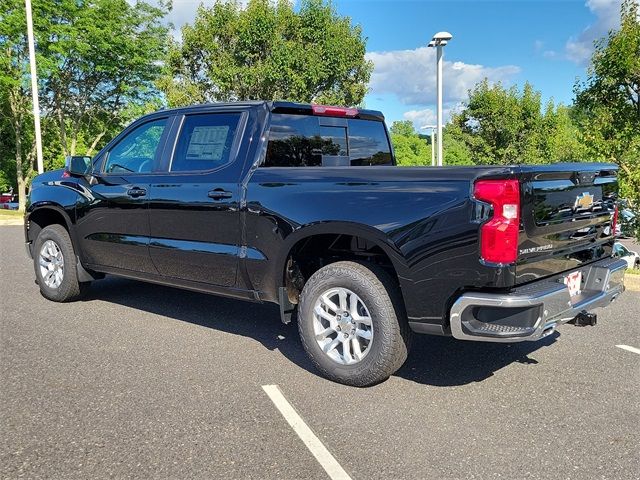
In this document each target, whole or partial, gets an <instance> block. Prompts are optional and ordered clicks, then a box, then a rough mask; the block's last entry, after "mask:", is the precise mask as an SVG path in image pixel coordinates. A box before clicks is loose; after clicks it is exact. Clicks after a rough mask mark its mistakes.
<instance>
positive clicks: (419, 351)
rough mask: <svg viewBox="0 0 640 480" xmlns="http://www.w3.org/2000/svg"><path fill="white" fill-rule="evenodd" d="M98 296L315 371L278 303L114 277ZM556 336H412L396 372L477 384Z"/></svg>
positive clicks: (443, 382) (97, 286) (97, 289)
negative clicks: (501, 339) (249, 342)
mask: <svg viewBox="0 0 640 480" xmlns="http://www.w3.org/2000/svg"><path fill="white" fill-rule="evenodd" d="M96 300H99V301H106V302H112V303H115V304H119V305H123V306H126V307H130V308H134V309H138V310H143V311H147V312H149V313H153V314H157V315H163V316H166V317H169V318H172V319H175V320H179V321H182V322H188V323H191V324H194V325H200V326H202V327H206V328H211V329H215V330H220V331H222V332H226V333H231V334H234V335H241V336H244V337H249V338H253V339H254V340H256V341H258V342H260V343H261V344H262V345H263V346H264V347H265V348H267V349H268V350H278V351H279V352H281V353H282V354H283V355H284V356H285V357H286V358H287V359H288V360H289V361H291V362H293V363H295V364H296V365H298V366H299V367H301V368H304V369H305V370H307V371H309V372H311V373H313V374H315V375H318V372H317V371H316V370H315V368H314V366H313V364H312V363H311V361H310V360H309V359H308V357H307V355H306V353H305V351H304V349H303V348H302V345H301V343H300V340H299V338H298V331H297V327H296V325H295V323H291V324H289V325H284V324H283V323H282V322H280V315H279V310H278V306H277V305H272V304H257V303H249V302H243V301H239V300H232V299H227V298H222V297H216V296H213V295H207V294H201V293H196V292H189V291H186V290H179V289H175V288H171V287H165V286H160V285H152V284H148V283H144V282H137V281H134V280H128V279H123V278H115V277H107V278H106V279H105V280H101V281H99V282H95V283H94V285H93V286H92V288H91V290H90V291H89V292H88V295H87V296H86V297H85V299H84V301H85V302H92V301H96ZM558 336H559V334H558V333H557V332H555V333H554V334H552V335H550V336H548V337H546V338H544V339H542V340H540V341H538V342H523V343H513V344H496V343H480V342H464V341H458V340H455V339H453V338H450V337H434V336H428V335H415V336H414V341H413V348H412V350H411V353H410V355H409V358H408V360H407V362H406V363H405V364H404V366H403V367H402V368H401V369H400V370H398V372H396V374H395V376H398V377H401V378H404V379H406V380H409V381H412V382H416V383H420V384H424V385H432V386H456V385H465V384H469V383H473V382H480V381H482V380H484V379H486V378H489V377H491V376H492V375H493V373H494V372H495V371H497V370H499V369H501V368H503V367H505V366H507V365H509V364H511V363H514V362H516V363H523V364H530V365H535V364H536V363H538V362H537V361H536V360H535V359H532V358H530V357H529V354H531V353H532V352H534V351H536V350H538V349H540V348H542V347H545V346H548V345H551V344H552V343H554V342H555V341H556V338H557V337H558Z"/></svg>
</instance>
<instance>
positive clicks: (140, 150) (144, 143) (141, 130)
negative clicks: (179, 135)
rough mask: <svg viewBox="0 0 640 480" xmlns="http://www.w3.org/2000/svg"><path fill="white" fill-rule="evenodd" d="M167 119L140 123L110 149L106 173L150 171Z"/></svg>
mask: <svg viewBox="0 0 640 480" xmlns="http://www.w3.org/2000/svg"><path fill="white" fill-rule="evenodd" d="M166 124H167V119H166V118H162V119H159V120H154V121H152V122H148V123H145V124H142V125H140V126H139V127H137V128H136V129H134V130H132V131H131V132H129V133H128V134H127V135H126V136H125V137H124V138H123V139H122V140H120V141H119V142H118V143H117V144H116V146H115V147H113V148H112V149H111V150H109V152H108V154H107V160H106V162H105V164H104V168H103V171H104V172H106V173H131V172H136V173H148V172H151V171H152V169H153V163H154V160H155V157H156V154H157V152H158V146H159V145H160V138H161V137H162V134H163V132H164V129H165V126H166Z"/></svg>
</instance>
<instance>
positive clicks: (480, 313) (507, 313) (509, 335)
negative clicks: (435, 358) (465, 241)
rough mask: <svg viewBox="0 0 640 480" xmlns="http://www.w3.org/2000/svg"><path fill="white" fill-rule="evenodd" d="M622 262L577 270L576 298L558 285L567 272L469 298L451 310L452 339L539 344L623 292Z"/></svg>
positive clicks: (463, 297) (613, 260)
mask: <svg viewBox="0 0 640 480" xmlns="http://www.w3.org/2000/svg"><path fill="white" fill-rule="evenodd" d="M626 268H627V262H626V261H624V260H620V259H616V258H608V259H605V260H600V261H598V262H595V263H592V264H590V265H587V266H585V267H582V268H580V269H576V270H574V271H578V270H581V271H582V279H583V281H582V292H581V293H580V294H579V295H577V296H576V297H575V298H573V299H572V298H571V297H570V295H569V289H568V288H567V286H566V285H565V284H564V283H563V279H564V277H565V276H566V275H567V274H568V273H571V272H565V273H564V274H561V275H557V276H555V277H551V278H548V279H544V280H539V281H536V282H533V283H530V284H527V285H524V286H522V287H518V288H515V289H514V290H512V291H511V292H509V293H506V294H500V293H479V292H468V293H465V294H463V295H461V296H460V297H459V298H458V299H457V300H456V302H455V303H454V304H453V306H452V307H451V314H450V317H449V319H450V323H451V333H452V334H453V336H454V337H455V338H458V339H460V340H474V341H484V342H522V341H532V340H538V339H540V338H543V337H545V336H547V335H549V334H551V333H552V332H553V331H554V330H555V328H556V327H557V326H558V325H560V324H562V323H566V322H568V321H570V320H572V319H574V318H575V317H576V316H577V315H578V314H579V313H581V312H583V311H588V310H592V309H594V308H598V307H604V306H606V305H608V304H609V303H611V302H612V301H613V300H615V298H616V297H617V296H618V295H619V294H621V293H622V292H623V291H624V271H625V269H626Z"/></svg>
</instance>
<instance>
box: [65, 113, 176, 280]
mask: <svg viewBox="0 0 640 480" xmlns="http://www.w3.org/2000/svg"><path fill="white" fill-rule="evenodd" d="M167 123H168V119H167V118H157V119H154V120H150V121H147V122H144V123H142V124H140V125H138V126H134V127H133V128H130V129H129V130H128V131H125V132H123V134H122V138H120V139H118V140H117V141H116V142H115V144H114V145H113V146H112V147H110V148H109V149H108V150H107V151H106V152H104V153H102V154H101V158H100V159H98V160H97V162H96V165H95V167H94V169H95V171H94V172H93V176H92V177H91V179H90V181H89V182H87V183H86V185H85V187H86V191H85V194H84V198H85V201H84V203H82V204H79V205H78V206H77V222H76V225H77V233H78V238H79V240H80V242H81V243H82V249H81V251H82V253H83V258H82V261H83V263H84V264H86V265H94V266H98V267H110V268H117V269H122V270H132V271H135V272H143V273H157V271H156V269H155V267H154V266H153V262H152V261H151V257H150V256H149V210H148V207H149V188H150V187H149V186H150V178H151V177H153V174H154V171H155V170H156V168H157V166H158V164H159V159H160V155H161V150H162V148H161V147H162V144H163V142H164V140H165V139H166V136H167V131H168V128H167Z"/></svg>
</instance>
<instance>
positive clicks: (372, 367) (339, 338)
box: [298, 261, 411, 387]
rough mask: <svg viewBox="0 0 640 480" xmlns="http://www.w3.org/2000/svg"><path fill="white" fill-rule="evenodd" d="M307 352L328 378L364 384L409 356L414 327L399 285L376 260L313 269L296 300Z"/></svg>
mask: <svg viewBox="0 0 640 480" xmlns="http://www.w3.org/2000/svg"><path fill="white" fill-rule="evenodd" d="M298 308H299V310H298V311H299V315H298V329H299V331H300V337H301V339H302V343H303V345H304V348H305V350H306V351H307V354H308V355H309V356H310V357H311V360H312V361H313V363H314V364H315V365H316V367H317V368H318V369H319V370H320V371H321V372H322V373H323V375H324V376H326V377H327V378H329V379H331V380H333V381H336V382H339V383H343V384H346V385H353V386H359V387H365V386H369V385H375V384H376V383H380V382H382V381H384V380H386V379H387V378H389V376H391V375H392V374H393V373H394V372H395V371H396V370H398V369H399V368H400V367H401V366H402V364H403V363H404V362H405V360H406V359H407V354H408V351H409V343H410V334H411V332H410V330H409V326H408V324H407V321H406V318H405V315H404V309H403V306H402V301H401V299H400V294H399V286H398V285H397V282H394V281H393V279H392V278H391V276H390V275H389V274H388V273H387V272H386V271H385V270H383V269H382V268H380V267H378V266H376V265H369V264H361V263H356V262H347V261H344V262H337V263H332V264H330V265H327V266H325V267H323V268H321V269H320V270H318V271H317V272H315V273H314V274H313V275H312V276H311V277H310V278H309V280H308V281H307V283H306V284H305V286H304V289H303V290H302V294H301V295H300V304H299V305H298Z"/></svg>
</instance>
